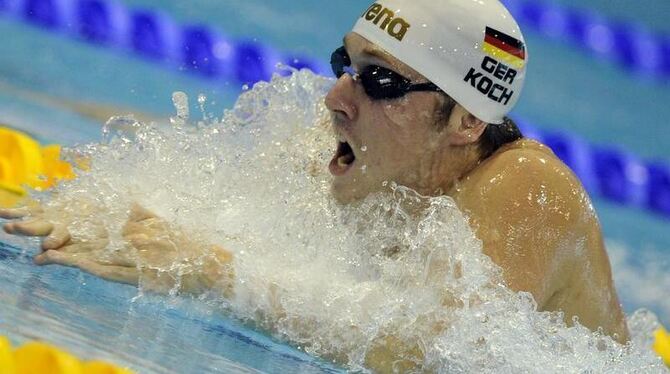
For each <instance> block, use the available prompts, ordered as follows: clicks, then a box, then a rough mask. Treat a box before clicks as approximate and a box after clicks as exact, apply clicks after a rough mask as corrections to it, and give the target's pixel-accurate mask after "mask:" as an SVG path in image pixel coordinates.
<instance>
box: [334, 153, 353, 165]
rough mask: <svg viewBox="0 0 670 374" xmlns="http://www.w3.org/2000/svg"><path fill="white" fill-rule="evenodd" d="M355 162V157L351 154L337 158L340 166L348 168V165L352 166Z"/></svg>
mask: <svg viewBox="0 0 670 374" xmlns="http://www.w3.org/2000/svg"><path fill="white" fill-rule="evenodd" d="M353 161H354V156H352V155H350V154H349V155H344V156H340V157H338V158H337V164H338V165H339V166H348V165H349V164H351V163H352V162H353Z"/></svg>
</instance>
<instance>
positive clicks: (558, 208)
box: [454, 139, 592, 221]
mask: <svg viewBox="0 0 670 374" xmlns="http://www.w3.org/2000/svg"><path fill="white" fill-rule="evenodd" d="M455 195H456V196H454V198H455V200H456V201H457V203H458V202H459V201H460V202H462V205H463V206H462V208H463V209H465V210H469V209H470V210H473V211H474V212H475V213H476V214H487V215H490V214H493V215H495V213H496V212H495V211H496V210H499V211H500V212H498V213H500V214H510V210H513V212H512V214H513V215H518V216H519V217H521V216H524V215H534V216H538V215H543V214H544V215H547V216H549V215H560V216H564V217H571V218H570V220H571V221H572V219H574V218H575V217H578V216H579V217H585V216H586V215H591V214H592V207H591V202H590V200H589V198H588V195H587V194H586V192H585V191H584V188H583V187H582V185H581V183H580V182H579V179H577V177H576V176H575V175H574V173H572V171H571V170H570V169H569V168H568V167H567V166H566V165H565V164H564V163H563V162H562V161H561V160H560V159H559V158H558V157H556V155H555V154H554V153H553V152H552V151H551V149H550V148H549V147H547V146H545V145H543V144H541V143H539V142H537V141H534V140H531V139H520V140H517V141H514V142H512V143H509V144H506V145H504V146H502V147H501V148H500V149H498V150H497V151H496V152H495V153H493V154H492V155H491V156H490V157H488V158H487V159H485V160H483V161H482V162H481V163H480V164H479V165H478V166H477V167H476V168H475V169H474V170H473V171H472V172H471V173H470V174H469V175H468V176H467V177H466V178H464V179H463V180H462V181H460V182H459V184H458V187H457V191H456V193H455ZM538 218H539V217H538ZM547 218H549V217H547ZM558 218H560V217H553V218H552V219H550V220H551V221H553V220H556V219H558Z"/></svg>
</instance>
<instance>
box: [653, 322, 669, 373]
mask: <svg viewBox="0 0 670 374" xmlns="http://www.w3.org/2000/svg"><path fill="white" fill-rule="evenodd" d="M653 347H654V351H656V353H657V354H658V355H659V356H661V358H662V359H663V362H665V364H666V365H668V367H670V334H668V332H667V331H666V330H665V329H664V328H663V327H661V328H660V329H658V330H656V332H655V333H654V345H653Z"/></svg>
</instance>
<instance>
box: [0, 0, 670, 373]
mask: <svg viewBox="0 0 670 374" xmlns="http://www.w3.org/2000/svg"><path fill="white" fill-rule="evenodd" d="M553 2H554V3H557V4H562V5H567V6H575V7H581V8H583V9H585V10H590V11H596V12H599V13H601V14H603V15H606V16H608V17H615V18H617V19H620V20H623V21H627V22H634V23H638V24H640V25H643V26H645V27H648V28H650V29H652V30H656V31H661V32H665V33H668V34H670V26H669V25H668V23H667V20H668V19H669V17H670V5H669V4H670V3H668V2H666V1H656V0H644V1H636V2H630V1H624V0H619V1H607V0H590V1H576V0H560V1H559V0H556V1H553ZM124 3H125V4H127V5H129V6H144V7H150V8H160V9H162V10H163V11H165V12H166V13H167V14H170V16H171V17H173V18H175V19H177V20H179V21H181V22H192V23H206V24H209V25H213V26H215V27H217V28H218V29H219V30H221V31H223V32H225V33H227V34H228V35H230V36H232V37H235V38H242V37H244V38H249V39H257V40H262V41H264V42H266V43H269V44H271V45H273V46H274V47H276V48H277V49H280V50H286V51H294V52H298V53H303V54H305V55H309V56H313V57H322V58H323V59H324V60H326V58H327V56H328V55H329V53H330V51H331V50H332V49H333V48H334V47H336V46H338V45H339V44H340V43H341V41H340V40H341V38H342V36H343V35H344V33H346V32H347V31H348V30H349V29H350V27H351V25H352V23H353V20H354V19H355V18H356V17H357V16H358V15H359V14H360V11H361V8H363V7H365V5H362V4H363V3H361V2H360V1H354V0H343V1H339V2H313V1H307V0H292V1H288V0H279V1H272V2H269V1H260V0H247V1H244V2H239V1H231V0H228V1H211V0H193V1H189V2H183V1H157V0H126V1H124ZM0 34H2V35H11V38H5V40H4V41H3V52H2V53H3V57H2V59H0V82H2V83H6V84H9V85H10V86H11V87H15V88H20V89H22V90H27V92H39V93H41V94H42V95H45V96H46V97H58V98H64V99H67V100H72V101H76V102H94V103H105V104H110V105H116V106H123V107H128V108H135V109H137V110H140V111H143V112H147V113H153V114H156V115H163V116H165V115H169V114H170V113H172V111H173V106H172V103H171V101H170V95H171V93H172V92H173V91H175V90H181V91H185V92H187V93H188V94H189V95H191V96H192V97H195V96H196V95H197V94H198V93H205V94H206V95H207V96H208V97H209V98H210V100H213V101H214V102H215V103H213V104H210V106H209V108H210V109H209V110H210V111H212V112H214V114H216V115H219V114H220V113H221V111H222V110H223V108H225V107H229V106H230V105H231V104H232V102H233V101H234V99H235V98H236V97H237V94H238V93H239V90H240V87H238V85H236V84H233V83H230V82H222V81H214V82H208V81H206V80H204V79H202V78H200V77H197V76H192V75H189V74H184V73H180V72H175V71H172V70H169V69H168V68H164V67H160V66H157V65H155V64H153V63H151V62H147V61H143V60H140V59H137V58H134V57H132V56H128V55H124V54H119V53H118V52H114V51H109V50H105V49H101V48H98V47H95V46H91V45H88V44H85V43H80V42H75V41H72V40H70V39H67V38H64V37H62V36H60V35H54V34H53V33H47V32H45V31H43V30H40V29H35V28H33V27H30V26H26V25H24V24H21V23H18V22H16V21H13V20H8V19H5V18H3V17H2V16H0ZM525 35H526V39H527V42H528V45H529V50H530V55H531V62H530V64H529V73H528V74H529V76H528V79H527V86H526V89H525V92H524V95H523V97H522V99H521V101H520V103H519V105H518V107H517V109H516V110H515V114H516V115H517V116H519V117H522V118H525V119H527V120H529V121H531V122H532V123H535V124H537V125H539V126H542V127H543V128H547V129H559V130H566V131H570V132H572V133H575V134H578V135H580V136H582V137H584V138H586V139H588V140H589V141H592V142H595V143H601V144H616V145H619V146H621V147H622V148H625V149H628V150H630V151H632V152H634V153H636V154H638V155H640V156H642V157H645V158H654V159H663V160H666V161H670V155H669V154H668V152H667V150H668V149H670V136H668V134H669V132H668V131H667V129H666V127H667V125H668V118H670V106H669V105H667V103H669V102H670V84H669V83H668V82H667V81H666V82H656V81H653V80H651V79H650V78H648V77H641V76H639V75H635V74H631V73H630V72H628V71H625V70H622V69H621V68H620V67H618V66H616V65H612V64H610V63H608V62H605V61H602V60H599V59H597V58H594V57H593V56H590V55H587V54H585V53H583V51H581V50H577V49H575V48H573V47H572V46H570V45H568V44H565V43H563V42H560V41H550V40H547V39H545V38H544V37H542V36H541V35H538V34H535V33H533V32H529V31H527V32H526V33H525ZM0 122H7V123H10V124H11V125H12V126H15V127H18V128H21V129H24V130H26V131H28V132H30V133H31V134H34V135H35V136H36V137H37V138H38V139H39V140H41V141H43V142H55V143H62V144H66V145H72V144H81V143H85V142H90V141H96V140H98V139H100V123H99V121H96V120H92V119H90V118H86V117H82V116H80V115H78V114H76V113H75V112H73V111H72V110H70V109H68V108H67V107H66V106H64V105H63V104H62V103H60V104H59V103H53V102H51V103H50V102H48V100H47V102H45V101H44V100H41V99H38V98H35V97H31V95H30V94H28V95H23V96H17V95H16V92H15V90H14V88H7V87H5V88H3V87H0ZM596 208H597V210H598V212H599V216H600V218H601V223H602V226H603V230H604V232H605V235H606V237H607V239H608V241H609V243H614V245H616V246H621V247H623V248H624V249H625V251H626V253H628V254H630V255H631V257H633V258H645V257H644V256H651V257H650V258H653V259H654V260H653V261H655V262H656V263H655V264H654V265H655V266H660V268H661V269H665V270H666V271H665V273H661V274H660V275H658V274H657V275H655V276H656V277H657V278H656V279H650V280H649V281H650V282H654V281H655V282H656V283H657V284H670V278H669V277H670V276H669V275H668V274H669V273H670V260H668V258H670V235H668V232H669V230H668V229H669V222H668V221H667V220H664V219H660V218H658V217H657V216H654V215H652V214H650V213H647V212H643V211H640V210H634V209H629V208H624V207H620V206H617V205H614V204H611V203H609V202H605V201H601V200H596ZM7 241H8V239H7V238H6V237H4V236H0V242H7ZM2 249H3V251H2V252H0V254H2V256H3V257H2V259H1V260H0V269H1V270H0V276H2V277H3V278H2V281H3V284H5V285H6V286H3V288H1V289H0V295H1V297H2V299H1V300H0V302H1V303H2V305H3V306H2V307H0V323H2V329H3V330H6V331H7V333H8V334H10V335H11V336H12V337H13V338H15V339H17V340H22V339H26V338H31V337H41V338H46V339H49V340H52V341H54V342H58V343H62V344H64V345H66V346H68V347H71V349H72V350H73V351H75V352H77V353H80V354H83V355H91V354H95V355H103V356H106V357H107V356H110V354H109V353H108V352H109V351H110V349H108V348H109V347H110V345H111V346H119V347H121V346H132V347H133V348H134V349H137V350H138V352H140V354H139V355H138V357H145V358H146V359H147V360H148V361H150V362H153V363H151V364H148V363H146V362H133V361H132V360H134V359H135V358H133V357H118V356H116V355H112V356H111V357H110V359H113V360H115V361H121V362H127V363H128V364H130V365H131V366H133V365H134V366H135V367H138V368H144V369H145V370H155V371H156V372H161V371H167V370H174V369H175V368H180V366H178V365H179V364H180V363H181V364H184V362H185V361H180V359H184V360H185V358H183V357H172V356H171V355H170V353H171V350H170V347H174V345H176V346H178V347H177V348H179V349H175V352H176V351H179V352H183V351H189V349H192V351H193V353H194V354H197V355H201V356H198V357H203V360H202V362H209V363H210V364H208V365H213V366H212V367H208V368H201V367H197V366H193V367H186V368H184V369H185V370H186V371H189V372H197V371H199V370H200V369H207V370H212V371H217V370H218V371H219V372H228V371H231V370H235V371H245V370H248V371H253V370H261V371H266V372H292V371H296V370H295V368H296V367H297V368H299V369H300V370H304V371H306V372H320V371H324V370H329V369H328V368H327V367H325V366H322V365H321V364H320V363H318V362H316V361H314V360H313V359H311V358H309V357H307V356H305V355H302V354H301V353H299V352H297V351H295V350H291V349H289V348H287V347H286V346H283V345H281V344H277V343H276V342H273V341H271V340H269V339H268V338H266V337H265V336H264V335H262V334H258V333H254V332H252V331H251V330H249V329H247V328H245V327H244V326H240V325H236V324H235V323H233V322H231V321H228V320H225V319H224V318H222V317H221V316H217V315H207V314H206V313H205V312H204V311H203V312H202V313H200V312H198V310H202V309H201V308H198V307H197V306H195V305H192V304H193V303H191V302H189V301H171V302H170V303H168V304H166V303H165V301H163V300H153V299H152V300H153V301H148V300H146V299H141V301H138V302H131V301H130V300H131V299H132V298H133V296H135V295H136V291H135V290H134V289H132V288H131V287H126V286H121V285H116V284H109V283H106V282H103V281H100V280H97V279H93V278H91V277H88V276H86V275H81V274H79V273H77V272H74V271H70V270H66V269H61V268H56V267H49V268H36V267H34V266H32V265H31V264H30V262H29V260H28V257H27V255H25V254H21V253H20V251H18V250H17V249H15V248H4V247H3V248H2ZM648 265H649V264H646V263H644V262H639V261H638V262H633V261H631V262H627V263H624V264H623V265H621V266H623V267H624V268H623V269H619V270H621V271H622V272H623V271H637V272H639V274H641V277H643V276H644V274H646V273H648ZM6 269H12V271H11V272H6V271H4V270H6ZM617 271H618V269H617V268H615V269H614V272H615V279H616V276H617ZM664 282H665V283H664ZM621 288H623V287H621V286H620V290H621ZM638 291H639V290H626V291H625V292H621V296H622V301H623V303H624V307H625V309H626V310H627V311H632V310H634V309H637V308H639V307H642V306H646V307H650V308H652V309H653V310H654V311H655V312H656V313H657V314H658V315H659V317H660V318H661V319H662V320H663V321H664V322H665V323H666V325H667V324H670V307H668V303H667V302H665V303H664V301H663V300H667V299H669V298H670V292H667V293H666V294H665V295H663V294H660V295H656V296H655V297H656V299H653V298H652V299H649V298H640V297H639V295H638V293H639V292H638ZM652 296H653V295H652ZM649 300H652V301H649ZM654 300H655V301H654ZM195 304H197V303H195ZM73 306H76V308H78V312H77V313H70V312H69V310H70V309H71V308H72V307H73ZM205 309H206V308H205ZM54 311H59V312H58V313H54ZM131 311H132V312H131ZM141 315H148V316H154V315H160V316H161V318H141V317H140V316H141ZM82 318H83V319H82ZM54 322H57V323H58V324H59V326H72V327H70V328H65V327H63V328H62V329H61V330H58V332H53V331H52V328H51V327H48V328H46V327H45V328H40V327H42V326H53V323H54ZM146 324H149V327H147V326H146ZM28 327H30V329H29V330H25V329H27V328H28ZM73 328H75V329H78V330H81V331H84V332H85V334H83V335H84V336H92V337H96V336H97V337H99V339H95V340H94V341H93V340H91V341H87V343H91V344H93V345H92V347H93V348H90V347H88V346H86V345H85V344H82V342H81V341H78V340H77V338H75V337H71V336H70V335H68V334H66V333H64V332H66V331H68V330H71V329H73ZM61 333H62V334H61ZM136 333H140V334H144V335H142V336H139V335H136ZM151 334H153V335H151ZM145 339H146V340H145ZM147 341H151V342H153V344H151V346H147V345H146V342H147ZM141 342H144V343H143V344H140V343H141ZM205 358H206V359H205ZM124 360H125V361H124ZM208 360H209V361H208ZM198 362H199V360H197V359H196V360H191V361H189V363H188V365H198ZM155 365H161V366H162V368H161V367H155V368H154V369H150V368H151V367H154V366H155ZM175 365H176V366H175ZM148 368H149V369H148ZM191 369H193V370H191Z"/></svg>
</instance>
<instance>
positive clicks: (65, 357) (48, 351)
mask: <svg viewBox="0 0 670 374" xmlns="http://www.w3.org/2000/svg"><path fill="white" fill-rule="evenodd" d="M0 373H2V374H132V373H133V372H132V371H131V370H129V369H125V368H120V367H117V366H114V365H111V364H108V363H106V362H102V361H87V362H82V361H80V360H79V359H78V358H76V357H75V356H73V355H71V354H69V353H67V352H65V351H63V350H60V349H58V348H56V347H54V346H51V345H49V344H46V343H42V342H29V343H26V344H24V345H23V346H21V347H19V348H16V349H14V350H12V346H11V344H10V342H9V340H8V339H7V338H5V337H3V336H0Z"/></svg>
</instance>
